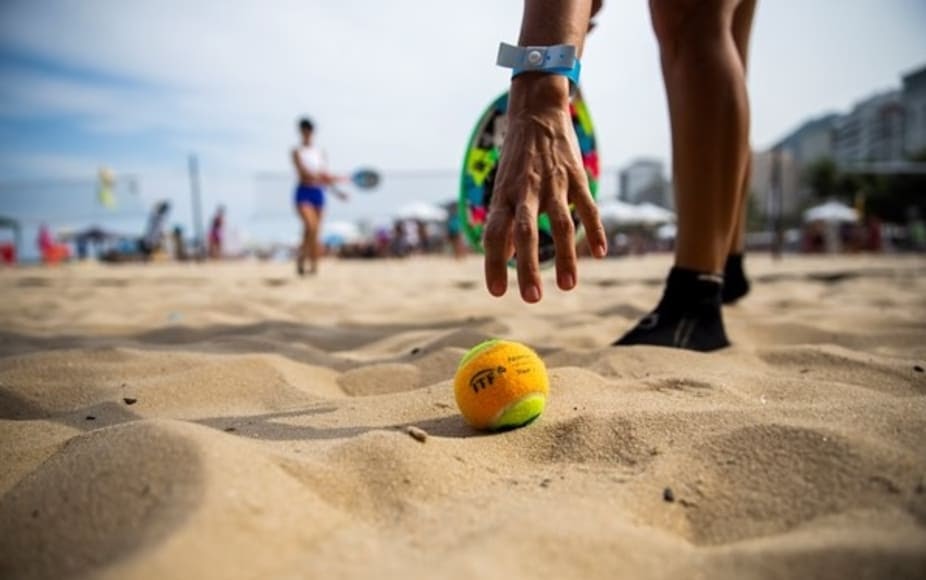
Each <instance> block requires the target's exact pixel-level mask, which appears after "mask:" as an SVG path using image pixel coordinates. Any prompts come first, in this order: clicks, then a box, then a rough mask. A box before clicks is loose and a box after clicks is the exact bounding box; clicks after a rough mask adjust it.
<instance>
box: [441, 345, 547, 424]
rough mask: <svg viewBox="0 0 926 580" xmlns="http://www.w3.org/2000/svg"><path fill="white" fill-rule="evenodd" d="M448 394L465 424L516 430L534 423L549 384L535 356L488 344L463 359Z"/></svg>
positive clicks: (515, 348) (526, 350) (528, 351)
mask: <svg viewBox="0 0 926 580" xmlns="http://www.w3.org/2000/svg"><path fill="white" fill-rule="evenodd" d="M453 389H454V392H455V394H456V398H457V406H458V407H459V408H460V412H461V413H462V414H463V418H464V419H466V422H467V423H469V424H470V425H472V426H473V427H475V428H477V429H488V430H497V429H506V428H513V427H520V426H521V425H526V424H527V423H530V422H531V421H533V420H534V419H536V418H537V417H539V416H540V414H541V413H543V408H544V406H545V405H546V402H547V393H548V392H549V391H550V379H549V378H548V377H547V369H546V367H544V365H543V361H542V360H540V357H539V356H537V353H535V352H534V351H532V350H531V349H529V348H528V347H526V346H524V345H523V344H521V343H518V342H511V341H506V340H495V339H493V340H487V341H485V342H482V343H480V344H477V345H476V346H474V347H473V348H472V349H471V350H470V351H469V352H467V353H466V354H465V355H463V359H462V360H461V361H460V365H459V366H458V367H457V373H456V376H455V377H454V380H453Z"/></svg>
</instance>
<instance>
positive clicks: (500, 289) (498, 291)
mask: <svg viewBox="0 0 926 580" xmlns="http://www.w3.org/2000/svg"><path fill="white" fill-rule="evenodd" d="M489 292H490V293H491V294H492V295H493V296H501V295H502V294H504V293H505V285H504V284H502V283H501V282H492V283H491V284H490V285H489Z"/></svg>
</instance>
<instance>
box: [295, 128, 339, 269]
mask: <svg viewBox="0 0 926 580" xmlns="http://www.w3.org/2000/svg"><path fill="white" fill-rule="evenodd" d="M299 135H300V137H301V143H300V145H299V146H298V147H295V148H294V149H293V150H292V162H293V166H294V168H295V169H296V179H297V182H298V185H297V186H296V192H295V200H294V201H295V204H296V213H297V214H298V215H299V219H300V220H301V221H302V243H301V244H300V246H299V251H298V252H297V254H296V272H298V274H299V275H300V276H302V275H304V274H305V273H306V270H305V261H306V260H308V261H309V270H308V273H309V274H315V273H316V272H318V259H319V257H320V256H321V251H322V248H321V245H320V244H319V234H320V232H321V227H322V218H323V216H324V209H325V194H326V190H328V189H331V190H332V191H333V192H334V193H335V195H337V196H338V197H340V198H341V199H342V200H345V201H346V200H347V195H346V194H344V193H343V192H342V191H340V190H338V189H336V188H333V187H332V186H334V185H336V184H337V183H339V182H341V181H344V178H341V177H336V176H335V175H332V174H331V173H329V172H328V163H327V159H326V158H325V153H324V151H322V150H321V149H320V148H319V147H318V146H317V145H316V144H315V142H314V135H315V125H314V124H313V123H312V121H311V120H309V119H306V118H304V119H302V120H300V121H299Z"/></svg>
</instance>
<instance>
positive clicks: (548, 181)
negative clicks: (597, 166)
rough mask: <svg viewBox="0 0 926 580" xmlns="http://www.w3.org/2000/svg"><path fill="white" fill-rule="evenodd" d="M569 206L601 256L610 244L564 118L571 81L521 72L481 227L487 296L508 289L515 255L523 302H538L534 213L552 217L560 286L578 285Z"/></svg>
mask: <svg viewBox="0 0 926 580" xmlns="http://www.w3.org/2000/svg"><path fill="white" fill-rule="evenodd" d="M570 204H573V205H574V206H575V208H576V211H577V212H578V214H579V218H580V219H581V221H582V224H583V225H584V226H585V230H586V237H587V240H588V243H589V246H590V248H591V251H592V255H594V256H595V257H598V258H601V257H604V255H605V254H606V253H607V241H606V239H605V234H604V228H603V227H602V225H601V221H600V220H599V218H598V208H597V206H596V205H595V201H594V199H592V196H591V193H590V192H589V189H588V177H587V176H586V174H585V169H584V168H583V165H582V159H581V157H580V154H579V144H578V142H577V141H576V135H575V129H574V128H573V126H572V119H571V118H570V115H569V86H568V82H567V80H566V79H565V78H564V77H561V76H555V75H541V76H536V75H530V76H529V75H522V76H520V77H518V78H516V79H515V80H514V82H512V88H511V94H510V96H509V105H508V128H507V133H506V135H505V143H504V146H503V148H502V156H501V160H500V161H499V166H498V173H497V174H496V177H495V187H494V191H493V195H492V203H491V208H490V210H489V216H488V219H487V222H486V229H485V240H484V246H485V253H486V258H485V278H486V286H487V287H488V289H489V292H490V293H491V294H493V295H494V296H501V295H503V294H504V293H505V291H506V290H507V287H508V268H507V263H508V261H509V260H510V259H511V257H512V255H513V254H516V256H517V272H518V285H519V287H520V291H521V297H522V298H523V299H524V300H525V301H526V302H538V301H540V299H541V297H542V288H541V284H540V265H539V260H538V256H537V241H538V234H537V214H538V212H546V213H547V215H548V216H549V218H550V225H551V228H552V234H553V240H554V244H555V249H556V281H557V285H558V286H559V287H560V288H561V289H563V290H571V289H572V288H574V287H575V285H576V283H577V280H578V274H577V270H576V249H575V227H574V226H573V223H572V215H571V213H570V211H569V205H570ZM515 250H517V251H516V252H515Z"/></svg>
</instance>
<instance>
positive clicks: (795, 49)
mask: <svg viewBox="0 0 926 580" xmlns="http://www.w3.org/2000/svg"><path fill="white" fill-rule="evenodd" d="M521 10H522V4H521V2H516V1H504V0H467V1H466V2H449V1H446V0H444V1H436V0H390V1H382V0H339V1H336V2H335V1H327V2H322V1H320V0H315V1H311V0H303V1H289V0H260V1H257V0H228V1H226V2H213V1H206V0H183V1H180V0H157V1H153V0H149V1H144V0H134V1H130V0H43V1H36V0H2V1H0V214H2V213H12V214H14V215H20V214H21V215H27V216H31V218H30V219H37V216H41V215H49V216H52V215H53V214H54V212H55V211H57V210H60V209H61V208H68V211H71V208H77V207H78V206H80V205H81V204H84V205H86V204H91V203H92V200H93V195H92V193H87V192H85V191H83V190H81V192H77V193H73V194H68V195H73V196H74V197H75V199H76V198H77V197H79V198H80V201H79V203H78V202H76V201H75V202H73V203H71V201H66V202H65V201H62V196H64V195H65V194H61V193H55V194H52V193H48V192H44V191H43V192H38V191H39V190H40V189H41V188H33V189H31V190H30V189H28V188H26V189H23V188H19V187H18V185H17V184H22V183H30V184H34V183H35V182H36V180H43V182H44V180H59V179H68V180H74V179H76V180H87V181H88V182H92V180H93V179H94V176H95V174H96V171H97V168H99V167H100V166H102V165H106V166H109V167H111V168H113V169H114V170H115V172H116V173H117V175H123V176H125V175H135V176H137V177H138V180H139V183H140V193H139V194H138V195H137V196H133V195H131V194H124V195H121V196H120V200H121V201H120V204H121V205H120V208H121V210H120V211H130V212H134V213H132V215H135V214H136V213H143V212H144V211H145V208H146V207H147V206H148V205H150V204H151V203H152V202H153V201H154V200H155V199H157V198H160V197H167V198H170V199H173V200H175V202H176V204H175V205H176V208H177V209H176V213H175V218H176V220H178V221H181V222H183V221H186V220H188V219H189V213H190V212H189V201H188V185H187V180H186V168H187V158H188V156H189V155H190V154H191V153H195V154H196V155H197V156H198V157H199V162H200V165H201V167H202V179H203V192H204V193H203V195H204V206H205V209H206V212H207V214H208V213H209V212H211V209H212V208H213V207H215V205H216V204H218V203H224V204H225V205H227V206H228V209H229V216H230V221H231V222H232V223H233V224H238V225H239V226H240V227H241V228H247V227H248V224H249V223H251V222H253V221H254V219H255V216H259V215H263V214H268V215H269V214H273V215H278V214H279V215H283V214H284V213H285V215H286V216H287V218H288V217H289V213H288V212H290V211H291V210H290V207H289V203H290V197H291V187H292V183H291V179H290V178H289V177H288V174H289V173H290V172H291V169H290V165H289V163H290V162H289V157H288V154H289V149H290V148H291V147H292V146H293V145H295V144H296V138H297V134H296V131H295V121H296V119H298V118H299V117H300V116H302V115H309V116H311V117H312V118H313V120H315V122H316V125H317V126H318V140H319V142H320V143H321V144H322V145H323V147H324V148H325V149H326V151H327V153H328V156H329V159H330V160H331V162H332V165H333V166H334V167H335V169H340V170H342V171H349V170H350V169H352V168H354V167H357V166H373V167H376V168H379V169H380V170H382V171H383V172H384V176H385V178H386V179H385V180H384V187H383V188H382V189H381V190H379V191H377V192H374V193H371V194H369V195H356V196H354V198H353V200H352V202H351V203H349V204H343V205H340V204H335V203H332V207H331V215H332V216H333V219H339V218H340V219H355V218H358V217H369V216H372V215H381V214H384V213H388V212H389V211H390V209H394V208H395V207H397V205H398V204H401V203H404V202H407V201H414V200H415V199H417V198H422V199H425V200H427V201H441V200H445V199H452V198H453V197H455V195H456V190H455V187H456V186H455V184H456V178H455V173H456V171H457V170H458V168H459V166H460V164H461V158H462V154H463V150H464V147H465V144H466V140H467V138H468V137H469V134H470V131H471V130H472V126H473V124H474V123H475V121H476V118H477V117H478V115H479V113H480V112H481V111H482V109H483V108H484V107H485V106H486V105H487V104H488V103H489V102H490V101H491V100H492V99H493V98H494V97H495V96H496V95H497V94H499V93H500V92H502V91H503V90H504V89H505V88H506V86H507V77H508V74H507V72H506V71H505V70H504V69H500V68H498V67H496V66H494V59H495V54H496V51H497V47H498V43H499V41H507V42H511V43H514V42H516V41H517V36H518V30H519V26H520V17H521ZM597 21H598V27H597V29H596V30H595V31H594V33H593V34H592V35H591V36H590V38H589V39H588V41H587V44H586V49H585V54H584V57H583V72H582V75H583V77H582V86H583V93H584V95H585V98H586V101H587V103H588V105H589V108H590V111H591V114H592V117H593V119H594V122H595V125H596V131H597V134H598V139H599V150H600V153H601V156H602V161H603V164H604V165H605V166H606V167H608V168H617V167H620V166H622V165H624V164H626V163H627V162H629V161H631V160H632V159H634V158H637V157H657V158H661V159H665V160H667V162H668V157H669V149H670V147H669V127H668V116H667V111H666V105H665V96H664V92H663V86H662V80H661V73H660V69H659V58H658V50H657V46H656V43H655V40H654V38H653V34H652V30H651V26H650V20H649V14H648V3H647V2H645V1H643V0H608V1H606V2H605V5H604V9H603V11H602V13H601V14H600V15H599V17H598V18H597ZM923 30H926V2H923V1H922V0H815V1H812V2H808V1H806V0H803V1H800V0H764V1H763V0H760V2H759V8H758V12H757V15H756V22H755V25H754V33H753V40H752V48H751V59H750V63H749V78H748V83H749V90H750V95H751V100H752V141H753V145H754V146H755V147H757V148H760V149H761V148H763V147H766V146H768V145H769V144H771V143H773V142H775V141H776V140H778V139H780V138H781V137H782V136H784V135H785V134H786V133H787V132H788V131H790V130H791V129H793V128H795V127H796V126H797V125H799V124H800V123H801V122H802V121H804V120H806V119H807V118H809V117H813V116H817V115H820V114H823V113H826V112H830V111H834V110H835V111H846V110H848V109H849V108H850V107H851V106H852V104H853V103H854V102H856V101H859V100H861V99H863V98H865V97H866V96H869V95H870V94H872V93H873V92H878V91H882V90H887V89H891V88H897V87H899V85H900V77H901V75H902V74H904V73H907V72H910V71H911V70H914V69H916V68H919V67H921V66H926V34H923ZM412 170H414V171H421V170H424V171H431V172H437V173H436V174H432V175H431V176H430V177H427V178H421V179H416V178H414V177H413V176H409V174H408V173H407V172H409V171H412ZM268 172H269V173H274V174H279V175H280V177H278V178H274V179H270V180H267V179H263V180H262V179H261V178H257V177H255V176H256V175H257V174H258V173H261V174H266V173H268ZM390 172H399V173H396V174H395V175H396V176H397V177H396V179H394V180H393V182H392V184H391V185H390V184H389V176H390V175H391V173H390ZM402 172H405V173H402ZM614 181H615V180H611V181H608V180H604V181H603V192H604V193H605V194H606V195H607V194H612V193H613V191H610V190H613V187H614V186H612V185H611V184H612V183H613V182H614ZM10 184H14V185H15V187H14V186H11V185H10ZM609 188H610V190H609ZM24 192H29V193H24ZM36 192H38V193H36ZM72 201H73V200H72ZM73 211H75V212H76V213H75V215H77V214H80V215H81V216H82V215H84V214H85V213H86V211H84V210H81V211H84V213H81V211H78V210H77V209H74V210H73ZM94 211H97V210H94ZM94 215H96V214H94ZM75 219H77V218H75ZM78 221H79V220H78ZM258 229H259V228H258ZM274 229H275V226H274ZM293 232H295V226H293ZM287 235H289V232H288V230H287ZM293 235H295V233H293Z"/></svg>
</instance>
